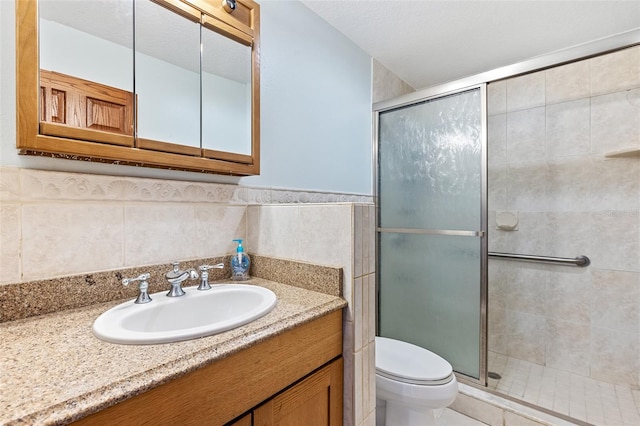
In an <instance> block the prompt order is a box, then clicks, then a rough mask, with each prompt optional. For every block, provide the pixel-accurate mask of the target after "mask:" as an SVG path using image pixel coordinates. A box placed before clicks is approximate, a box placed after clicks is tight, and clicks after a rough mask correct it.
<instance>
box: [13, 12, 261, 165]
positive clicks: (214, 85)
mask: <svg viewBox="0 0 640 426" xmlns="http://www.w3.org/2000/svg"><path fill="white" fill-rule="evenodd" d="M16 24H17V32H16V57H17V76H16V91H17V93H16V94H17V104H18V108H17V123H18V124H17V131H18V135H17V142H16V146H17V148H18V150H19V152H20V153H21V154H27V155H29V154H31V155H46V156H53V157H62V158H69V159H88V160H92V161H101V162H111V163H119V164H129V165H140V166H147V167H160V168H168V169H179V170H190V171H201V172H209V173H220V174H230V175H256V174H259V173H260V63H259V58H260V48H259V39H260V37H259V32H260V8H259V5H258V4H257V3H255V2H253V1H252V0H222V1H220V0H84V1H73V0H16Z"/></svg>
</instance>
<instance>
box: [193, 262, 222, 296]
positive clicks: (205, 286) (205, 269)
mask: <svg viewBox="0 0 640 426" xmlns="http://www.w3.org/2000/svg"><path fill="white" fill-rule="evenodd" d="M223 268H224V263H218V264H216V265H202V266H200V267H199V268H198V269H200V285H199V286H198V290H211V286H210V285H209V269H223Z"/></svg>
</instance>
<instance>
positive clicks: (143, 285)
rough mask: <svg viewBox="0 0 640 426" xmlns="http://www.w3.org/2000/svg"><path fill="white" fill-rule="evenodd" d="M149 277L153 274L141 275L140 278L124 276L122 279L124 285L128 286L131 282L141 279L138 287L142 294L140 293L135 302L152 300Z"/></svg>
mask: <svg viewBox="0 0 640 426" xmlns="http://www.w3.org/2000/svg"><path fill="white" fill-rule="evenodd" d="M149 277H151V274H149V273H146V274H142V275H140V276H139V277H138V278H124V279H123V280H122V285H123V286H125V287H126V286H128V285H129V283H132V282H135V281H140V284H139V285H138V288H139V289H140V294H138V298H137V299H136V301H135V302H134V303H138V304H141V303H149V302H151V297H149V283H148V282H147V280H148V279H149Z"/></svg>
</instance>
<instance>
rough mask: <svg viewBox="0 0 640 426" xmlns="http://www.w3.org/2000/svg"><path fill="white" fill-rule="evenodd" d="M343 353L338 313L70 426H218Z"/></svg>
mask: <svg viewBox="0 0 640 426" xmlns="http://www.w3.org/2000/svg"><path fill="white" fill-rule="evenodd" d="M141 350H143V349H141ZM341 353H342V311H341V310H339V311H334V312H332V313H329V314H327V315H325V316H322V317H320V318H318V319H315V320H313V321H311V322H308V323H306V324H303V325H301V326H299V327H296V328H294V329H292V330H289V331H286V332H284V333H282V334H280V335H277V336H274V337H272V338H270V339H268V340H265V341H263V342H260V343H257V344H255V345H254V346H251V347H250V348H248V349H245V350H242V351H240V352H236V353H235V354H233V355H230V356H229V357H227V358H224V359H221V360H219V361H216V362H214V363H212V364H209V365H207V366H205V367H202V368H200V369H198V370H196V371H193V372H191V373H188V374H187V375H185V376H182V377H180V378H177V379H175V380H173V381H171V382H168V383H166V384H163V385H161V386H159V387H157V388H154V389H152V390H150V391H148V392H145V393H143V394H140V395H138V396H135V397H133V398H131V399H128V400H125V401H123V402H121V403H119V404H117V405H114V406H112V407H109V408H107V409H105V410H103V411H100V412H98V413H95V414H92V415H90V416H88V417H85V418H84V419H82V420H80V421H78V422H76V423H74V424H76V425H92V426H96V425H98V426H100V425H105V426H106V425H114V424H152V425H176V424H180V425H202V424H210V425H222V424H224V423H226V422H229V421H231V420H233V419H234V418H236V417H238V416H240V415H241V414H242V413H245V412H247V411H248V410H250V409H251V408H252V407H255V406H256V405H258V404H259V403H261V402H262V401H264V400H266V399H268V398H269V397H270V396H271V395H273V394H275V393H276V392H278V391H280V390H281V389H284V388H286V387H287V386H289V385H290V384H292V383H294V382H295V381H297V380H299V379H300V378H301V377H304V376H306V375H307V374H309V373H311V372H312V371H314V370H315V369H317V368H318V367H320V366H322V365H324V364H326V363H327V362H329V361H331V360H332V359H334V358H335V357H337V356H339V355H341Z"/></svg>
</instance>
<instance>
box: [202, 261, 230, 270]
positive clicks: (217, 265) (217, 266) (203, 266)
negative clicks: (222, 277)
mask: <svg viewBox="0 0 640 426" xmlns="http://www.w3.org/2000/svg"><path fill="white" fill-rule="evenodd" d="M223 268H224V263H216V264H215V265H202V266H198V269H200V270H201V271H208V270H209V269H223Z"/></svg>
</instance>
